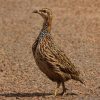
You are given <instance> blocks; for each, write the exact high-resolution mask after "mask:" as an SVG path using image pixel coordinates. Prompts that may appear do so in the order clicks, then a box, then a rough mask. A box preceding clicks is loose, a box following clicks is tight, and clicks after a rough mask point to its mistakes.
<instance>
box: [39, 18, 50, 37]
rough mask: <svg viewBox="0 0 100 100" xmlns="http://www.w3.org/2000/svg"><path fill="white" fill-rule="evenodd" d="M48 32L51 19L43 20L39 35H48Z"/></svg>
mask: <svg viewBox="0 0 100 100" xmlns="http://www.w3.org/2000/svg"><path fill="white" fill-rule="evenodd" d="M50 32H51V19H48V20H44V23H43V27H42V29H41V32H40V34H41V35H43V36H44V35H45V34H50Z"/></svg>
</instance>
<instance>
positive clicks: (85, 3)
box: [0, 0, 100, 100]
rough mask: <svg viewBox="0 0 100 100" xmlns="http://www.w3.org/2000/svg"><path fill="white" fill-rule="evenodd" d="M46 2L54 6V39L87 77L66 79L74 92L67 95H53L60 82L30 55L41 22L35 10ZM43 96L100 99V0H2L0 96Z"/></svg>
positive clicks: (25, 99) (31, 99)
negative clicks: (43, 70) (42, 68)
mask: <svg viewBox="0 0 100 100" xmlns="http://www.w3.org/2000/svg"><path fill="white" fill-rule="evenodd" d="M44 7H47V8H50V9H52V11H53V23H52V36H53V37H54V39H55V42H56V44H58V45H59V46H60V47H61V49H62V50H64V51H65V53H66V55H67V56H68V57H69V58H70V59H71V61H72V62H73V63H74V64H75V65H76V66H77V67H78V68H79V69H80V71H81V72H82V74H83V77H84V80H85V83H86V87H85V86H83V85H82V84H80V83H79V82H76V81H73V80H71V81H68V82H66V87H67V88H68V89H69V91H70V92H66V93H65V95H64V96H63V97H60V96H58V97H54V96H53V95H51V93H53V92H54V88H55V87H56V83H53V82H52V81H50V80H49V79H48V78H47V77H46V76H45V75H44V74H43V73H42V72H41V71H40V70H39V69H38V67H37V66H36V64H35V61H34V58H33V56H32V44H33V42H34V41H35V39H36V37H37V36H38V34H39V31H40V29H41V27H42V26H41V25H42V23H43V20H42V18H41V17H40V16H38V15H36V14H33V13H32V11H33V10H34V9H39V8H44ZM60 91H61V88H60ZM60 91H59V92H60ZM72 93H73V94H72ZM74 93H76V94H77V95H75V94H74ZM45 99H46V100H100V0H0V100H45Z"/></svg>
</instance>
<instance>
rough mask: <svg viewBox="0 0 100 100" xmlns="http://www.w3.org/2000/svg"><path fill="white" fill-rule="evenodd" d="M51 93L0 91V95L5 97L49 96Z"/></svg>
mask: <svg viewBox="0 0 100 100" xmlns="http://www.w3.org/2000/svg"><path fill="white" fill-rule="evenodd" d="M49 95H52V94H51V93H39V92H35V93H0V96H5V97H35V96H49Z"/></svg>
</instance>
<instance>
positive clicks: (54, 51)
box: [40, 37, 79, 75]
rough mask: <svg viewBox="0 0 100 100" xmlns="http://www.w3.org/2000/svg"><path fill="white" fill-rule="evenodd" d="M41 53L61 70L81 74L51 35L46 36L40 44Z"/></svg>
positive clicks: (48, 61) (47, 60) (50, 63)
mask: <svg viewBox="0 0 100 100" xmlns="http://www.w3.org/2000/svg"><path fill="white" fill-rule="evenodd" d="M40 48H41V50H40V51H41V52H42V53H41V54H42V56H43V57H44V60H46V62H47V63H49V65H52V66H56V67H57V68H59V69H60V70H61V71H63V72H65V73H69V74H75V75H79V71H78V70H77V69H76V67H75V66H74V64H72V63H71V61H70V60H69V59H68V58H67V56H66V55H65V53H64V52H63V51H62V50H60V49H59V48H58V47H57V46H56V45H55V44H54V42H53V40H52V38H51V37H45V38H44V39H43V41H42V43H41V44H40Z"/></svg>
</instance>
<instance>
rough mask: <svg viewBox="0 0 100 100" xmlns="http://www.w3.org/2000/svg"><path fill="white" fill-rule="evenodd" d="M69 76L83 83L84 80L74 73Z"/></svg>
mask: <svg viewBox="0 0 100 100" xmlns="http://www.w3.org/2000/svg"><path fill="white" fill-rule="evenodd" d="M71 77H72V79H74V80H76V81H79V82H81V83H82V84H84V85H85V82H84V80H83V79H82V78H81V77H79V76H76V75H71Z"/></svg>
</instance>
